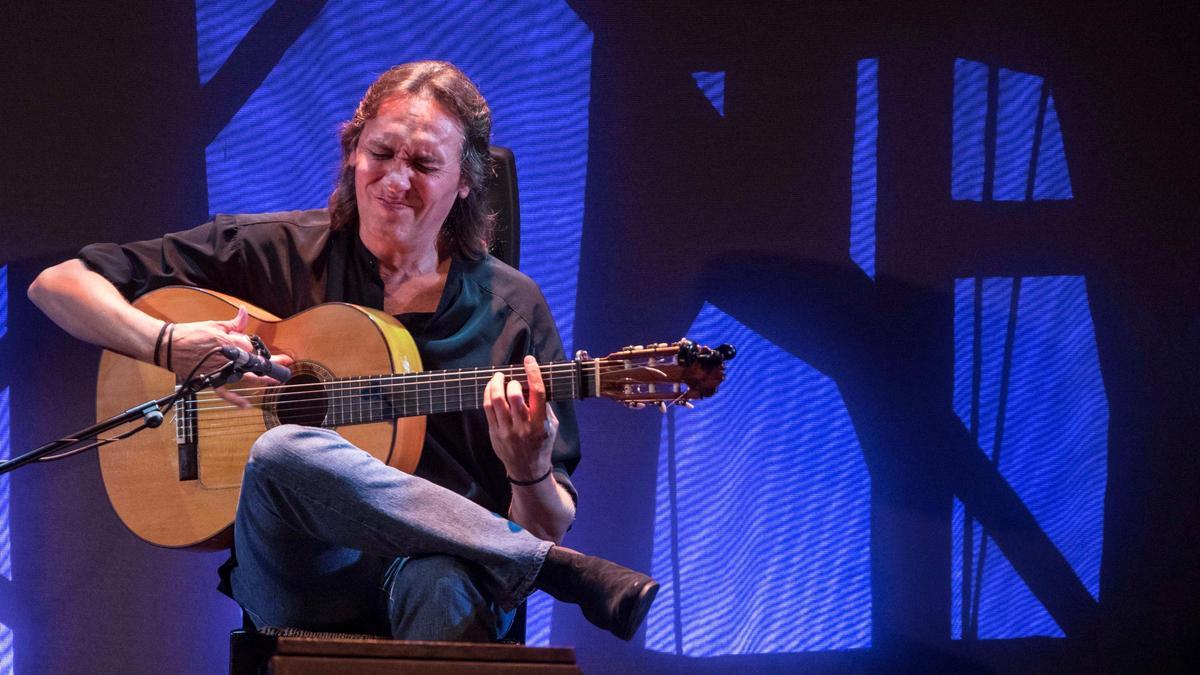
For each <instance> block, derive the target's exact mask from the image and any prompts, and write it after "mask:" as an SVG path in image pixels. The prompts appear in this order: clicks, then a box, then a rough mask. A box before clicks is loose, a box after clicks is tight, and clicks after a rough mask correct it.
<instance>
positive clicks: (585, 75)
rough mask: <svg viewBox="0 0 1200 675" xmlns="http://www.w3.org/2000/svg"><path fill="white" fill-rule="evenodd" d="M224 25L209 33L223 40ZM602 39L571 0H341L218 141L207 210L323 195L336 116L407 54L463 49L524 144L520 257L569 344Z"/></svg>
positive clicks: (469, 67) (512, 142) (454, 56)
mask: <svg viewBox="0 0 1200 675" xmlns="http://www.w3.org/2000/svg"><path fill="white" fill-rule="evenodd" d="M199 4H206V3H204V2H203V0H201V3H199ZM207 12H208V10H205V13H207ZM200 15H201V11H200V9H199V8H198V9H197V16H200ZM382 27H386V30H382ZM231 28H232V29H233V30H234V31H243V32H244V28H245V26H244V25H234V26H232V27H231ZM214 31H215V28H214V29H211V30H207V31H205V32H204V33H202V34H201V39H202V40H209V39H213V40H216V39H217V38H216V36H215V32H214ZM591 47H592V36H591V32H590V31H589V30H588V28H587V26H586V25H585V24H583V22H581V21H580V20H579V18H578V17H577V16H575V14H574V13H573V12H572V11H571V9H570V8H569V7H568V6H567V5H566V4H565V3H562V2H549V1H546V2H537V1H534V0H527V1H525V2H513V3H489V2H485V1H483V0H464V1H460V2H450V3H443V4H438V5H431V6H423V5H422V6H415V7H414V6H400V5H396V4H393V3H386V2H351V1H349V0H331V2H330V3H329V4H328V5H327V6H326V7H325V9H324V10H323V11H322V13H321V14H320V15H319V16H318V18H317V19H316V20H315V21H314V23H313V25H311V26H310V27H309V28H308V30H306V31H305V32H304V33H303V34H302V35H301V36H300V38H299V39H298V40H297V41H296V42H295V44H293V45H292V46H291V48H289V49H288V50H287V52H286V53H285V54H284V56H283V58H282V60H281V61H280V63H279V64H278V65H277V66H276V67H275V68H274V69H273V70H272V71H271V73H270V74H269V75H268V76H267V78H266V80H265V81H264V82H263V84H262V86H260V87H259V88H258V90H257V91H255V92H254V94H252V95H251V96H250V98H249V100H248V101H247V102H246V104H245V105H244V106H243V107H242V109H241V110H240V111H239V112H238V113H237V114H236V115H235V116H234V118H233V120H232V121H231V122H230V123H229V124H228V125H227V126H226V127H225V129H224V130H222V131H221V132H220V134H218V136H217V137H216V138H215V139H214V141H213V142H212V143H211V144H210V145H209V146H208V149H207V158H208V189H209V211H210V212H212V213H219V212H220V213H228V212H246V211H271V210H277V209H295V208H312V207H319V206H322V205H324V203H325V200H326V198H327V197H328V195H329V191H330V188H331V186H332V184H333V179H334V174H335V170H336V168H337V160H338V152H337V142H336V137H335V136H336V130H337V125H338V123H339V122H341V121H343V120H345V119H346V118H348V117H349V116H350V115H351V114H352V113H353V110H354V106H355V105H356V103H357V102H358V98H359V97H360V96H361V95H362V92H363V91H365V90H366V87H367V85H369V84H370V83H371V81H372V80H374V79H375V77H376V76H378V75H379V73H381V72H383V71H384V70H386V69H387V68H388V67H390V66H392V65H394V64H396V63H402V62H404V61H410V60H415V59H428V58H437V59H445V60H449V61H453V62H454V63H456V64H457V65H458V66H459V67H461V68H463V70H464V71H466V72H467V74H468V75H470V76H471V77H472V78H473V79H474V80H475V81H476V83H477V84H478V85H479V87H480V89H481V90H482V91H483V93H484V95H485V96H486V97H487V99H488V101H489V102H490V103H491V105H492V109H493V113H494V117H495V128H494V130H493V131H494V133H493V140H494V142H495V143H496V144H498V145H504V146H508V147H510V148H512V149H513V152H514V153H515V154H516V156H517V163H518V173H519V178H520V190H521V229H522V233H521V235H522V236H521V256H522V265H521V267H522V270H523V271H525V272H526V273H527V274H529V275H530V276H531V277H533V279H534V280H535V281H537V282H538V283H539V284H540V285H541V287H542V290H543V292H544V293H545V294H546V297H547V299H548V300H549V302H550V307H551V309H552V311H553V313H554V318H555V321H556V322H557V324H558V327H559V331H560V332H561V334H562V338H563V343H564V345H565V347H566V349H567V351H568V352H570V351H571V350H572V344H573V341H574V339H573V338H574V330H573V329H574V323H575V287H576V282H577V274H578V263H579V243H580V236H581V229H582V222H583V190H584V185H585V179H586V175H585V174H586V168H587V136H588V102H589V94H590V89H589V87H590V79H589V78H590V70H591ZM201 51H203V50H201ZM211 51H212V52H213V53H218V52H221V49H217V48H213V49H212V50H211ZM209 58H210V59H211V60H213V61H215V60H216V57H215V56H213V57H209ZM222 58H223V57H222Z"/></svg>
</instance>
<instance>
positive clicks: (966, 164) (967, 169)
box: [950, 59, 987, 202]
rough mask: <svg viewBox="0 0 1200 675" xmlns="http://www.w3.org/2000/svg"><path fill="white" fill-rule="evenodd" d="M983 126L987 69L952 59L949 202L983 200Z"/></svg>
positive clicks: (984, 120) (978, 64)
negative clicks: (952, 88) (952, 101)
mask: <svg viewBox="0 0 1200 675" xmlns="http://www.w3.org/2000/svg"><path fill="white" fill-rule="evenodd" d="M986 123H987V66H986V65H984V64H982V63H979V62H977V61H968V60H966V59H955V60H954V121H953V130H952V132H951V133H952V141H953V143H952V146H951V154H950V198H951V199H962V200H971V201H976V202H978V201H982V200H983V164H984V138H983V136H984V126H985V125H986Z"/></svg>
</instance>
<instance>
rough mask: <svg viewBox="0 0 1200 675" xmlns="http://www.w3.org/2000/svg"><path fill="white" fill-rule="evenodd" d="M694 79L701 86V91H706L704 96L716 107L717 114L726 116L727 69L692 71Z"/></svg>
mask: <svg viewBox="0 0 1200 675" xmlns="http://www.w3.org/2000/svg"><path fill="white" fill-rule="evenodd" d="M692 79H694V80H696V86H697V87H700V91H702V92H704V97H705V98H707V99H708V102H709V103H711V104H712V107H713V108H714V109H716V111H717V114H719V115H720V116H721V117H724V116H725V71H723V70H718V71H713V72H706V71H699V72H695V73H692Z"/></svg>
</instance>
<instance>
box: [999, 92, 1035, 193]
mask: <svg viewBox="0 0 1200 675" xmlns="http://www.w3.org/2000/svg"><path fill="white" fill-rule="evenodd" d="M1041 93H1042V78H1040V77H1038V76H1037V75H1028V74H1026V73H1018V72H1016V71H1014V70H1007V69H1005V68H1001V69H1000V100H999V102H998V104H997V106H998V107H997V110H996V180H995V187H994V188H993V192H992V198H993V199H996V200H997V201H1002V200H1003V201H1023V200H1024V199H1025V188H1026V187H1027V186H1028V184H1029V163H1030V160H1031V159H1032V158H1033V134H1034V125H1035V123H1036V120H1037V113H1038V97H1039V96H1041Z"/></svg>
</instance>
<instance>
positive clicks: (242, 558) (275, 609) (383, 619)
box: [232, 425, 551, 639]
mask: <svg viewBox="0 0 1200 675" xmlns="http://www.w3.org/2000/svg"><path fill="white" fill-rule="evenodd" d="M234 538H235V546H236V551H237V560H238V564H237V567H235V568H234V570H233V574H232V585H233V595H234V598H235V599H236V600H237V601H238V603H239V604H241V605H242V607H243V608H245V609H246V611H247V612H248V613H249V614H250V616H251V618H252V619H253V620H254V622H255V623H256V624H257V625H259V626H260V627H261V626H264V625H271V626H297V627H301V628H307V629H310V630H342V631H351V630H352V631H363V632H381V633H387V632H391V631H390V627H400V628H403V629H404V630H411V631H413V634H414V635H416V634H420V635H422V636H423V637H424V639H454V638H455V637H456V635H457V636H459V637H461V638H462V639H472V638H468V637H466V636H475V637H482V636H483V635H484V634H485V633H489V632H490V636H489V637H487V638H486V639H494V638H495V626H496V624H497V621H498V619H497V616H498V614H497V612H496V611H494V610H493V609H492V607H493V605H494V606H497V607H499V608H500V609H501V610H504V611H503V612H501V613H500V614H499V621H500V622H503V621H504V617H505V616H506V615H508V614H510V613H511V612H508V610H512V609H513V608H514V607H515V606H516V605H517V604H518V603H520V602H521V600H523V599H524V598H525V596H527V595H528V594H529V593H530V592H531V591H532V590H533V589H532V586H533V579H534V577H535V576H536V575H537V572H538V570H539V569H540V567H541V564H542V561H543V560H544V559H545V556H546V552H547V551H548V550H549V549H550V547H551V543H550V542H548V541H543V540H541V539H538V538H537V537H534V536H533V535H531V534H529V533H528V532H526V531H525V530H523V529H521V528H520V527H518V526H517V525H515V524H514V523H512V522H510V521H508V520H507V519H505V518H502V517H499V516H497V515H496V514H494V513H491V512H489V511H487V510H486V509H484V508H482V507H480V506H478V505H477V504H475V503H474V502H471V501H469V500H467V499H466V498H464V497H462V496H460V495H458V494H455V493H453V492H451V491H449V490H446V489H445V488H442V487H440V486H438V485H435V484H433V483H430V482H429V481H427V480H424V479H422V478H418V477H415V476H411V475H408V474H406V473H404V472H402V471H399V470H397V469H394V468H392V467H389V466H387V465H385V464H383V463H382V462H380V461H379V460H377V459H375V458H374V457H372V456H371V455H370V454H368V453H367V452H365V451H363V450H361V449H359V448H357V447H355V446H354V445H352V444H351V443H349V442H347V441H346V440H345V439H343V438H342V437H341V436H339V435H338V434H337V433H336V432H333V431H330V430H328V429H319V428H314V427H301V426H296V425H283V426H279V427H276V428H274V429H271V430H270V431H267V432H266V433H265V434H263V435H262V437H260V438H259V440H258V441H257V442H256V443H255V444H254V446H253V448H252V449H251V452H250V460H249V462H248V463H247V464H246V470H245V475H244V477H243V480H242V496H241V501H240V503H239V504H238V511H237V519H236V522H235V529H234ZM400 557H405V558H413V560H408V561H407V562H404V563H403V564H396V559H397V558H400ZM404 568H409V569H407V570H405V569H404ZM389 572H390V573H389ZM439 579H440V580H441V581H438V582H436V583H434V584H433V586H432V587H430V584H429V582H430V581H431V580H439ZM410 596H411V597H410ZM421 598H425V599H426V600H428V599H430V598H436V599H443V600H446V605H444V606H443V607H444V609H445V611H444V612H443V613H442V614H441V618H440V619H435V618H432V617H433V616H434V614H431V613H430V612H429V611H423V612H417V610H415V609H413V608H414V607H416V606H417V601H418V600H419V599H421ZM427 609H428V608H427ZM406 614H407V616H408V617H409V618H408V619H405V615H406ZM468 615H469V616H468ZM417 624H421V625H419V626H418V625H417ZM426 624H429V625H426ZM434 624H436V626H435V625H434ZM443 629H444V633H442V634H435V633H438V632H439V631H440V630H443ZM460 634H461V635H460ZM399 637H409V635H399Z"/></svg>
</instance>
